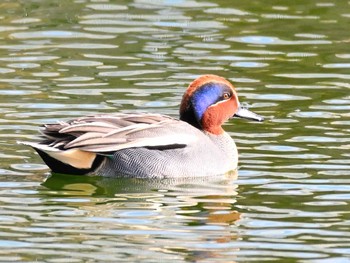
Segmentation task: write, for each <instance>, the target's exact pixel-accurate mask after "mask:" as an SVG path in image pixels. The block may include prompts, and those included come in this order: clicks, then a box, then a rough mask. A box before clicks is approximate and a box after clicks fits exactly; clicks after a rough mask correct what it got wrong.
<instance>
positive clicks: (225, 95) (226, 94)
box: [223, 92, 231, 100]
mask: <svg viewBox="0 0 350 263" xmlns="http://www.w3.org/2000/svg"><path fill="white" fill-rule="evenodd" d="M230 97H231V95H230V93H228V92H225V93H224V95H223V98H224V100H227V99H229V98H230Z"/></svg>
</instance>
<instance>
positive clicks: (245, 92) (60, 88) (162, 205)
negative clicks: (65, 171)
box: [0, 0, 350, 262]
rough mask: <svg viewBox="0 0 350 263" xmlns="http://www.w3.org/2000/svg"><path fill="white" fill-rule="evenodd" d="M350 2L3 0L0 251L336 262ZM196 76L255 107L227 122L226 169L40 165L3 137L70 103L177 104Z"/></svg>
mask: <svg viewBox="0 0 350 263" xmlns="http://www.w3.org/2000/svg"><path fill="white" fill-rule="evenodd" d="M349 7H350V6H349V2H348V1H345V0H340V1H334V0H333V1H327V2H321V1H318V0H312V1H307V2H305V1H292V2H283V3H282V2H276V1H273V2H271V3H269V4H266V3H263V2H262V1H241V2H237V1H236V2H235V3H231V2H224V1H218V0H210V1H192V0H191V1H182V0H159V1H158V0H157V1H150V0H134V1H118V3H114V2H112V1H104V2H101V1H85V0H84V1H51V0H49V1H32V0H29V1H17V2H16V1H3V2H1V3H0V21H1V26H0V76H1V77H0V145H1V151H0V157H1V159H0V164H1V165H0V204H1V205H0V219H1V223H2V224H1V226H0V228H1V229H0V247H1V248H3V249H0V251H1V252H0V261H4V262H10V261H38V262H58V261H64V262H87V261H88V262H90V261H103V262H108V261H111V262H115V261H135V262H139V261H146V262H154V261H157V260H159V258H161V259H162V260H163V261H171V262H181V261H190V262H195V261H198V262H211V261H223V262H250V261H258V262H263V261H266V262H267V261H272V260H277V261H281V262H285V261H293V262H294V261H295V262H347V261H348V257H349V253H350V251H349V245H348V244H349V240H350V237H349V234H348V233H349V220H350V219H349V217H348V210H349V209H348V206H349V202H348V200H349V196H350V189H349V187H348V185H349V179H348V175H349V172H348V170H349V168H350V164H349V161H348V159H349V156H350V154H349V153H348V152H347V150H348V149H349V141H350V139H349V123H350V122H349V120H348V118H349V113H348V110H349V107H350V106H349V105H350V97H349V92H348V89H349V87H350V86H349V83H348V80H349V76H350V75H349V72H348V69H349V65H350V62H349V58H350V53H349V50H348V42H349V37H348V26H347V25H348V22H349V18H350V14H349V13H350V12H349ZM204 73H213V74H218V75H222V76H224V77H226V78H228V79H230V80H231V81H232V82H233V83H235V85H236V87H237V90H238V93H239V95H240V98H241V101H242V103H244V104H246V105H247V106H249V107H251V108H252V109H253V110H254V111H255V112H258V113H259V114H261V115H264V116H266V117H267V121H265V122H264V123H263V124H253V123H248V122H245V121H242V120H234V121H231V122H229V123H228V124H227V125H226V127H225V128H226V130H227V131H228V132H229V133H230V135H232V137H233V138H235V141H236V143H237V145H238V147H239V151H240V167H239V172H238V179H237V180H234V179H232V178H214V179H210V180H209V179H208V180H204V181H203V180H200V181H198V180H191V181H188V180H186V181H182V182H179V181H176V182H174V181H161V182H159V181H158V182H157V181H147V180H134V179H125V180H124V179H123V180H120V179H119V180H115V179H114V180H113V179H108V178H95V177H75V176H62V175H48V170H47V168H46V166H45V165H43V164H42V162H41V161H40V158H39V157H38V156H37V155H36V154H35V153H34V152H33V151H32V150H31V149H28V148H23V146H20V145H17V144H16V141H18V140H33V139H35V138H36V136H37V127H38V126H39V125H41V124H43V123H47V122H54V121H56V120H59V119H67V118H72V117H77V116H80V115H86V114H94V113H101V112H104V113H108V112H115V111H119V112H145V111H149V112H156V113H163V114H169V115H172V116H177V112H178V105H179V103H180V100H181V96H182V93H183V91H184V89H185V87H186V86H187V85H188V83H189V82H190V81H191V80H193V79H194V78H195V77H196V76H198V75H201V74H204ZM255 125H259V126H255Z"/></svg>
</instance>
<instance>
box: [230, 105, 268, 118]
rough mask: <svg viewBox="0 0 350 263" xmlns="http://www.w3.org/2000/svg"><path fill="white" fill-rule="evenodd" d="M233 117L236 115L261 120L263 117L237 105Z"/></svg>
mask: <svg viewBox="0 0 350 263" xmlns="http://www.w3.org/2000/svg"><path fill="white" fill-rule="evenodd" d="M233 117H238V118H242V119H248V120H252V121H263V120H264V117H263V116H260V115H258V114H256V113H254V112H252V111H250V110H248V109H246V108H243V107H241V106H239V108H238V111H237V112H236V113H235V115H233Z"/></svg>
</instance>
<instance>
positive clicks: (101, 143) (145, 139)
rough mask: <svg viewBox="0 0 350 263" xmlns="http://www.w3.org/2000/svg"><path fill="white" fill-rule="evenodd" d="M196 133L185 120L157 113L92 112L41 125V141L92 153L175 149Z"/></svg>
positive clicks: (67, 148)
mask: <svg viewBox="0 0 350 263" xmlns="http://www.w3.org/2000/svg"><path fill="white" fill-rule="evenodd" d="M188 129H193V130H192V132H188ZM196 132H200V131H199V130H197V129H194V128H193V127H192V126H190V125H189V124H187V123H185V122H182V121H179V120H176V119H173V118H171V117H168V116H164V115H159V114H131V115H129V114H113V115H96V116H87V117H82V118H79V119H74V120H71V121H68V122H60V123H57V124H47V125H45V126H44V127H43V129H42V134H43V137H44V139H45V141H43V142H42V143H43V144H45V145H48V146H50V147H53V148H58V149H60V150H63V149H65V150H69V149H80V150H84V151H89V152H95V153H99V152H100V153H103V152H113V151H118V150H121V149H127V148H135V147H151V148H156V149H157V147H159V148H164V147H165V148H167V147H175V148H176V147H184V146H186V145H188V144H190V143H191V142H193V141H196V140H197V136H196Z"/></svg>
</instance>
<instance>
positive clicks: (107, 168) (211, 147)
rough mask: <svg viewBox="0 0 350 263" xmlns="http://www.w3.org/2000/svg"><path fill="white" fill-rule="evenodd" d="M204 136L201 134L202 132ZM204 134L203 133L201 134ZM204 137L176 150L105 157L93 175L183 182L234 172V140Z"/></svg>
mask: <svg viewBox="0 0 350 263" xmlns="http://www.w3.org/2000/svg"><path fill="white" fill-rule="evenodd" d="M199 132H201V131H199ZM201 133H203V132H201ZM203 135H204V134H202V136H201V139H202V140H201V141H200V142H199V143H196V144H192V145H191V144H190V145H187V146H186V147H184V148H176V149H164V150H159V149H149V148H145V147H141V148H129V149H123V150H120V151H117V152H115V153H114V154H113V157H106V159H105V160H104V161H103V162H102V164H101V166H100V167H99V168H97V169H96V171H94V172H92V173H91V174H95V175H103V176H109V177H124V176H126V177H139V178H167V177H171V178H180V177H198V176H212V175H222V174H225V173H227V172H228V171H231V170H234V169H235V168H236V164H237V156H238V155H237V149H236V145H235V143H234V141H233V140H232V139H231V137H230V136H229V135H228V134H227V133H224V134H223V135H220V136H217V135H211V134H205V135H204V136H203Z"/></svg>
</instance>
